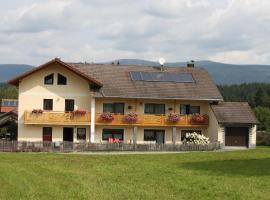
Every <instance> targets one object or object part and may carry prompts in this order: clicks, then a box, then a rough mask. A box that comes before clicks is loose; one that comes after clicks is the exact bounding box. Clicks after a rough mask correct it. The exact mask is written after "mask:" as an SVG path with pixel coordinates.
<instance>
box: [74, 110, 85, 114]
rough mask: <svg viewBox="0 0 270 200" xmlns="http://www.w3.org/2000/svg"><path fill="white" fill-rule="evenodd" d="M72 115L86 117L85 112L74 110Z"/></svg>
mask: <svg viewBox="0 0 270 200" xmlns="http://www.w3.org/2000/svg"><path fill="white" fill-rule="evenodd" d="M73 113H74V115H86V113H87V111H86V110H75V111H74V112H73Z"/></svg>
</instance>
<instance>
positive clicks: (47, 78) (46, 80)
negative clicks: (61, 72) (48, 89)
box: [44, 74, 53, 85]
mask: <svg viewBox="0 0 270 200" xmlns="http://www.w3.org/2000/svg"><path fill="white" fill-rule="evenodd" d="M44 84H45V85H53V74H50V75H48V76H45V78H44Z"/></svg>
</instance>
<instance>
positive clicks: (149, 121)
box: [95, 113, 209, 127]
mask: <svg viewBox="0 0 270 200" xmlns="http://www.w3.org/2000/svg"><path fill="white" fill-rule="evenodd" d="M100 115H101V113H97V114H96V117H95V118H96V124H97V125H138V126H186V127H188V126H191V127H196V126H208V124H209V118H208V117H205V120H204V121H200V122H196V121H194V120H193V115H179V119H178V120H173V121H171V120H168V117H169V116H168V115H150V114H138V115H137V118H136V120H134V121H127V120H126V115H123V114H113V119H112V120H110V121H104V120H102V119H101V118H100ZM204 116H206V115H204Z"/></svg>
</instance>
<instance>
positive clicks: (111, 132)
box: [102, 129, 124, 141]
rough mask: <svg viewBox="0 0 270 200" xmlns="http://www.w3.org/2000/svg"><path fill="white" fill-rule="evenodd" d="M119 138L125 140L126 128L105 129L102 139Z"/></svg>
mask: <svg viewBox="0 0 270 200" xmlns="http://www.w3.org/2000/svg"><path fill="white" fill-rule="evenodd" d="M110 139H118V140H120V141H123V140H124V129H103V130H102V140H108V141H109V140H110Z"/></svg>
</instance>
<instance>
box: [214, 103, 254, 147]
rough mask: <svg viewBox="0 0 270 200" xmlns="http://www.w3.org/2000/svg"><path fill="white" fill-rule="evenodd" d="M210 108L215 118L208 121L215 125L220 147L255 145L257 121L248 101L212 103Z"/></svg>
mask: <svg viewBox="0 0 270 200" xmlns="http://www.w3.org/2000/svg"><path fill="white" fill-rule="evenodd" d="M211 109H212V111H213V114H214V117H215V119H214V120H212V122H210V123H212V124H211V125H212V126H213V127H215V126H216V127H217V132H218V139H219V141H220V142H221V145H222V147H227V148H230V147H233V148H234V147H247V148H255V147H256V125H257V124H258V121H257V119H256V117H255V115H254V113H253V111H252V109H251V108H250V106H249V105H248V103H245V102H220V103H218V104H217V103H213V104H211Z"/></svg>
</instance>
